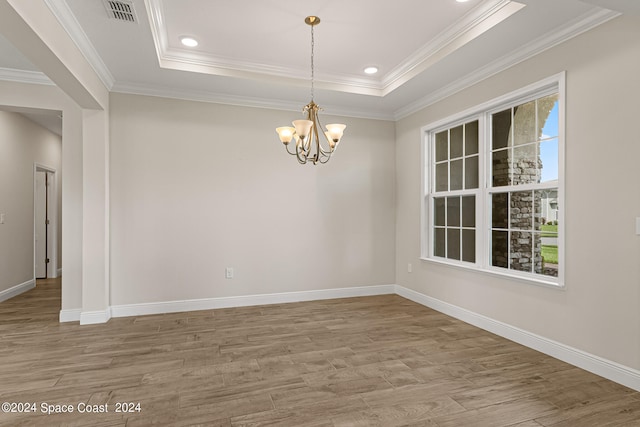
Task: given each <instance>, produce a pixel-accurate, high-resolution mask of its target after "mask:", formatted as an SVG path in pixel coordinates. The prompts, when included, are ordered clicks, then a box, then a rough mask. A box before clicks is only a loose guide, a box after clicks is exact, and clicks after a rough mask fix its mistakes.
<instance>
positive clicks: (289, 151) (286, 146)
mask: <svg viewBox="0 0 640 427" xmlns="http://www.w3.org/2000/svg"><path fill="white" fill-rule="evenodd" d="M284 148H285V149H286V150H287V153H289V154H291V155H292V156H295V155H296V152H295V151H291V150H289V144H286V145H285V146H284Z"/></svg>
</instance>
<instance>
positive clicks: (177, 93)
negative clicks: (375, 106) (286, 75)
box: [111, 82, 394, 120]
mask: <svg viewBox="0 0 640 427" xmlns="http://www.w3.org/2000/svg"><path fill="white" fill-rule="evenodd" d="M111 91H112V92H116V93H124V94H133V95H144V96H157V97H161V98H172V99H182V100H185V101H198V102H210V103H214V104H225V105H233V106H237V107H252V108H268V109H272V110H285V111H297V112H300V111H301V108H302V107H303V105H304V103H301V102H294V101H286V100H280V99H265V98H258V97H245V96H236V95H228V94H221V93H216V92H207V91H201V90H198V91H196V90H182V89H175V88H169V87H159V86H156V85H145V84H140V83H132V82H118V83H116V84H115V85H114V86H113V88H112V90H111ZM323 109H324V110H325V111H329V112H330V114H331V115H335V116H345V117H355V118H362V119H374V120H394V115H393V114H392V113H391V112H380V111H366V110H361V109H355V108H345V107H341V106H337V105H335V106H334V105H325V104H323Z"/></svg>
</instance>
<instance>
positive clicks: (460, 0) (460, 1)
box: [456, 0, 469, 3]
mask: <svg viewBox="0 0 640 427" xmlns="http://www.w3.org/2000/svg"><path fill="white" fill-rule="evenodd" d="M456 1H457V2H458V3H466V2H468V1H469V0H456Z"/></svg>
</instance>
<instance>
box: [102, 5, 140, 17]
mask: <svg viewBox="0 0 640 427" xmlns="http://www.w3.org/2000/svg"><path fill="white" fill-rule="evenodd" d="M102 1H103V3H104V7H105V8H107V14H109V18H111V19H117V20H118V21H125V22H138V20H137V19H136V12H135V10H134V9H133V2H131V1H128V0H102Z"/></svg>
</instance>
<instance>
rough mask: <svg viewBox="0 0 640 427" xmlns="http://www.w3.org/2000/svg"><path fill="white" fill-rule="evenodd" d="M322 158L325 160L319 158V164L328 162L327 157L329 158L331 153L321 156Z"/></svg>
mask: <svg viewBox="0 0 640 427" xmlns="http://www.w3.org/2000/svg"><path fill="white" fill-rule="evenodd" d="M322 158H323V159H325V160H324V161H322V160H320V164H321V165H324V164H325V163H328V162H329V159H330V158H331V154H329V155H325V156H322Z"/></svg>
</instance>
